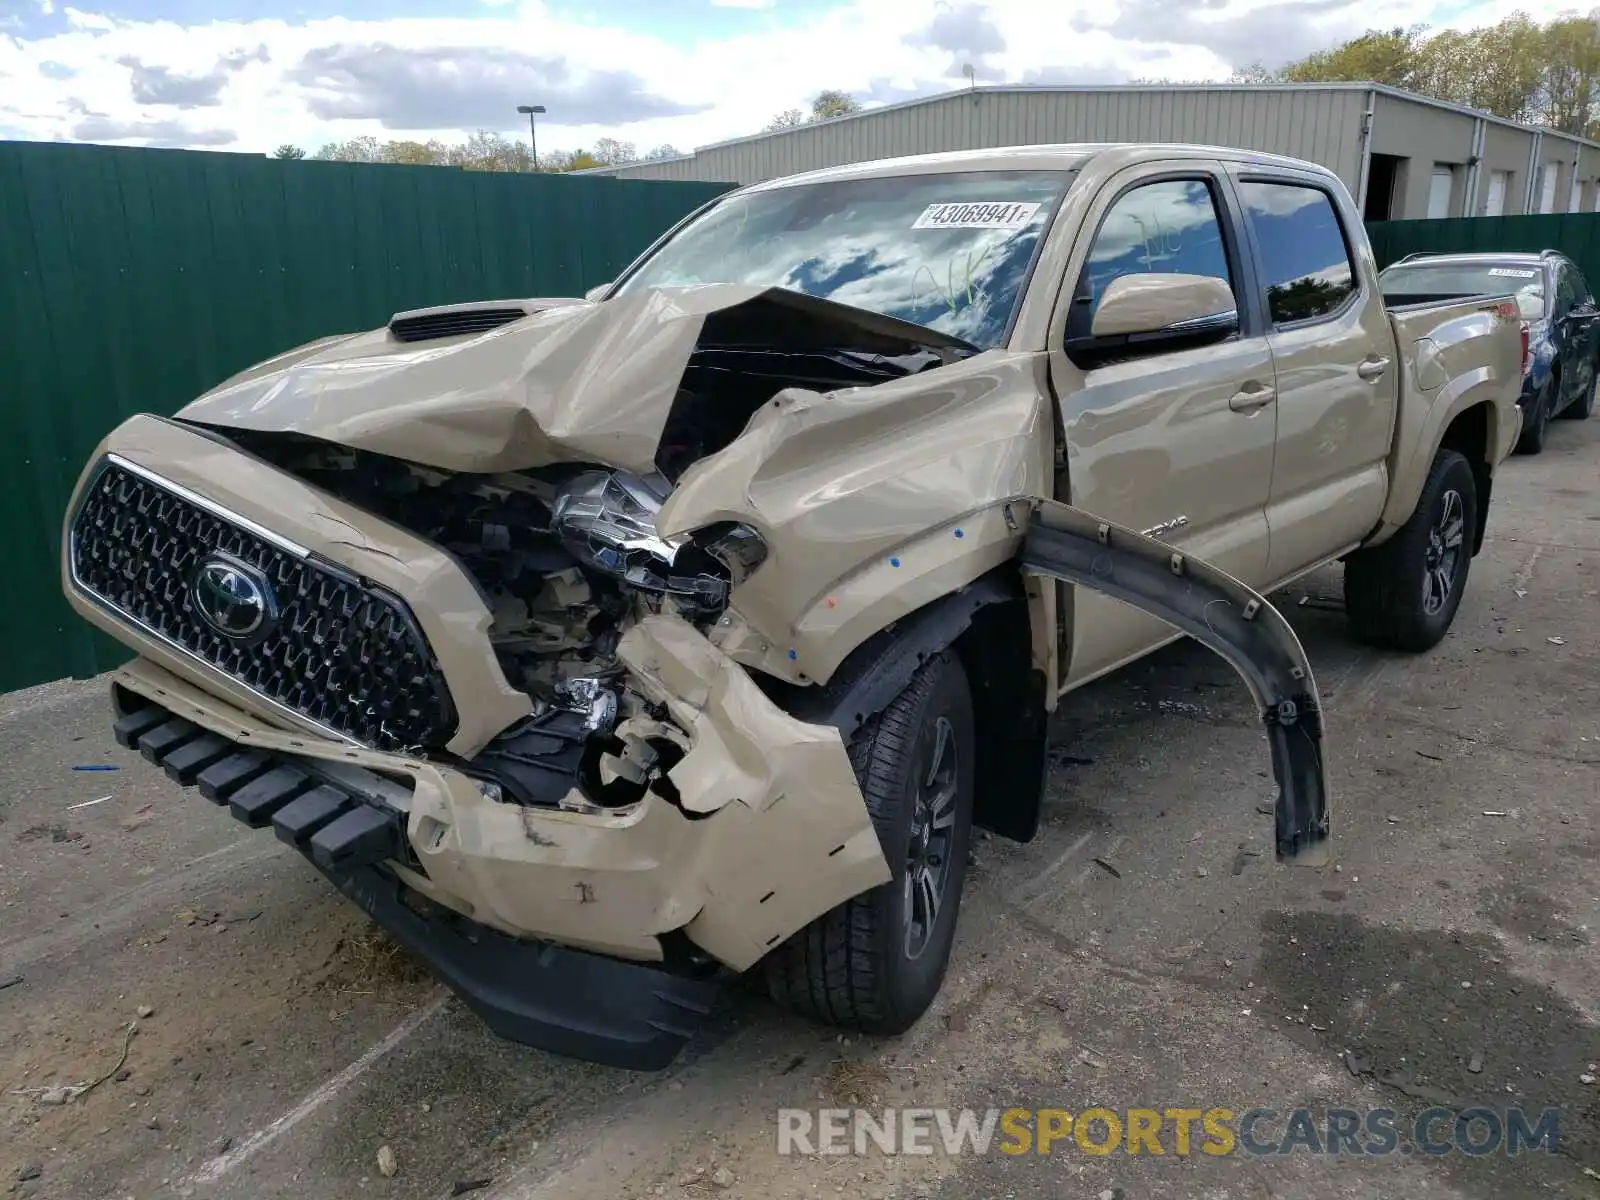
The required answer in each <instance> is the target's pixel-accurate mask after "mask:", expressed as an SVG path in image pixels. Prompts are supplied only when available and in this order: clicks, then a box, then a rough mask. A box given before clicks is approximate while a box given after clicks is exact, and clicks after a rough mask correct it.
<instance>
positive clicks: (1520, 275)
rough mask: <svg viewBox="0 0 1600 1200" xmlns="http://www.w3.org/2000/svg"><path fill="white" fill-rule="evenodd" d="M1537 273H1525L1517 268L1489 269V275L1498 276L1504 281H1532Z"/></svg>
mask: <svg viewBox="0 0 1600 1200" xmlns="http://www.w3.org/2000/svg"><path fill="white" fill-rule="evenodd" d="M1538 273H1539V272H1537V271H1525V270H1522V269H1521V268H1519V267H1490V268H1489V274H1491V275H1498V276H1500V277H1502V278H1504V279H1532V278H1534V276H1536V275H1538Z"/></svg>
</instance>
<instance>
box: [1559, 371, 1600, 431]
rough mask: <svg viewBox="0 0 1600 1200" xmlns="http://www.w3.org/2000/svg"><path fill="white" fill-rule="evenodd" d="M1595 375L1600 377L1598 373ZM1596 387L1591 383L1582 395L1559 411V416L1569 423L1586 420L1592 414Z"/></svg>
mask: <svg viewBox="0 0 1600 1200" xmlns="http://www.w3.org/2000/svg"><path fill="white" fill-rule="evenodd" d="M1597 375H1600V373H1597ZM1596 386H1600V385H1597V384H1596V383H1591V384H1590V385H1589V386H1588V387H1587V388H1586V389H1584V393H1583V395H1581V396H1579V397H1578V398H1577V399H1576V400H1574V401H1573V402H1572V403H1571V404H1569V405H1567V407H1566V408H1564V409H1562V410H1561V415H1562V416H1563V417H1565V418H1566V419H1567V420H1569V421H1582V420H1586V419H1587V418H1588V416H1589V414H1590V413H1592V412H1594V390H1595V387H1596Z"/></svg>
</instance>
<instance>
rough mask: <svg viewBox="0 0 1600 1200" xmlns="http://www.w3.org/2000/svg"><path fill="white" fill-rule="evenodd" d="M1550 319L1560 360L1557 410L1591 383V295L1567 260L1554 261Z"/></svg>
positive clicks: (1592, 298) (1593, 349) (1579, 394)
mask: <svg viewBox="0 0 1600 1200" xmlns="http://www.w3.org/2000/svg"><path fill="white" fill-rule="evenodd" d="M1550 319H1551V329H1552V331H1553V332H1554V335H1555V337H1556V339H1557V346H1558V349H1557V361H1559V362H1560V363H1561V395H1559V396H1557V397H1556V401H1555V404H1556V410H1557V411H1560V410H1561V409H1562V408H1565V407H1566V406H1567V404H1569V403H1570V402H1571V401H1572V400H1573V399H1575V398H1576V397H1578V396H1581V395H1583V393H1584V391H1585V389H1589V388H1593V387H1594V373H1595V332H1596V331H1595V308H1594V297H1593V296H1591V295H1590V294H1589V288H1588V284H1587V283H1586V282H1585V281H1584V278H1583V276H1582V275H1581V274H1579V273H1578V268H1577V267H1576V266H1574V265H1573V264H1572V263H1570V262H1567V261H1561V262H1558V263H1557V264H1556V286H1555V299H1554V300H1553V301H1552V303H1551V309H1550Z"/></svg>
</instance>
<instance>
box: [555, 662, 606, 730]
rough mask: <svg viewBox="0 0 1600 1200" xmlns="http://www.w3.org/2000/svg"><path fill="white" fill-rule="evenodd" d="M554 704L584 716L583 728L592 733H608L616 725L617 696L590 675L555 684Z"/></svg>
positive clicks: (600, 680)
mask: <svg viewBox="0 0 1600 1200" xmlns="http://www.w3.org/2000/svg"><path fill="white" fill-rule="evenodd" d="M555 691H556V702H557V703H558V704H560V705H561V706H562V707H564V708H567V709H568V710H569V711H572V712H577V713H582V714H583V715H584V728H586V729H587V730H589V732H591V733H593V732H595V731H596V730H598V731H600V732H601V733H610V732H611V727H612V726H613V725H615V724H616V723H617V694H616V693H615V692H614V691H612V690H611V689H610V688H608V687H606V686H605V681H604V680H602V679H597V678H595V677H594V676H592V675H584V676H580V677H578V678H577V679H563V680H562V681H561V682H560V683H558V684H556V689H555Z"/></svg>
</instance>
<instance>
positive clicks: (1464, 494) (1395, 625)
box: [1344, 450, 1478, 651]
mask: <svg viewBox="0 0 1600 1200" xmlns="http://www.w3.org/2000/svg"><path fill="white" fill-rule="evenodd" d="M1477 521H1478V493H1477V484H1476V481H1475V480H1474V478H1473V475H1472V467H1471V466H1470V465H1469V464H1468V463H1467V460H1466V459H1465V458H1464V457H1462V456H1461V454H1459V453H1458V452H1456V451H1454V450H1440V451H1439V453H1438V454H1437V455H1436V456H1435V457H1434V460H1433V466H1432V467H1431V468H1430V469H1429V471H1428V478H1427V481H1426V482H1425V483H1424V484H1423V487H1422V495H1421V496H1420V497H1419V498H1418V499H1417V507H1416V509H1415V511H1413V512H1412V514H1411V519H1410V520H1408V521H1407V522H1406V523H1405V524H1404V525H1402V526H1401V527H1400V529H1399V531H1398V532H1397V533H1396V534H1395V535H1394V536H1393V537H1391V538H1390V539H1389V540H1388V541H1387V542H1384V543H1383V544H1382V545H1379V546H1374V547H1372V548H1371V549H1369V550H1359V551H1357V552H1356V553H1355V554H1352V555H1351V556H1350V559H1349V561H1348V562H1346V563H1345V568H1344V605H1345V611H1346V613H1347V614H1348V615H1349V618H1350V625H1351V627H1352V628H1353V629H1354V630H1355V633H1356V636H1357V637H1359V638H1360V639H1361V640H1362V641H1364V642H1368V643H1370V644H1371V645H1374V646H1384V647H1387V648H1389V649H1393V650H1410V651H1421V650H1430V649H1432V648H1433V647H1434V646H1436V645H1438V644H1439V641H1440V639H1441V638H1443V637H1444V635H1445V633H1446V632H1447V631H1448V630H1449V628H1450V623H1451V622H1452V621H1454V620H1455V616H1456V609H1457V608H1459V607H1460V606H1461V595H1462V593H1463V592H1464V591H1465V590H1466V587H1467V570H1468V568H1469V566H1470V565H1471V563H1472V536H1473V532H1472V531H1473V530H1474V529H1476V528H1477Z"/></svg>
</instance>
